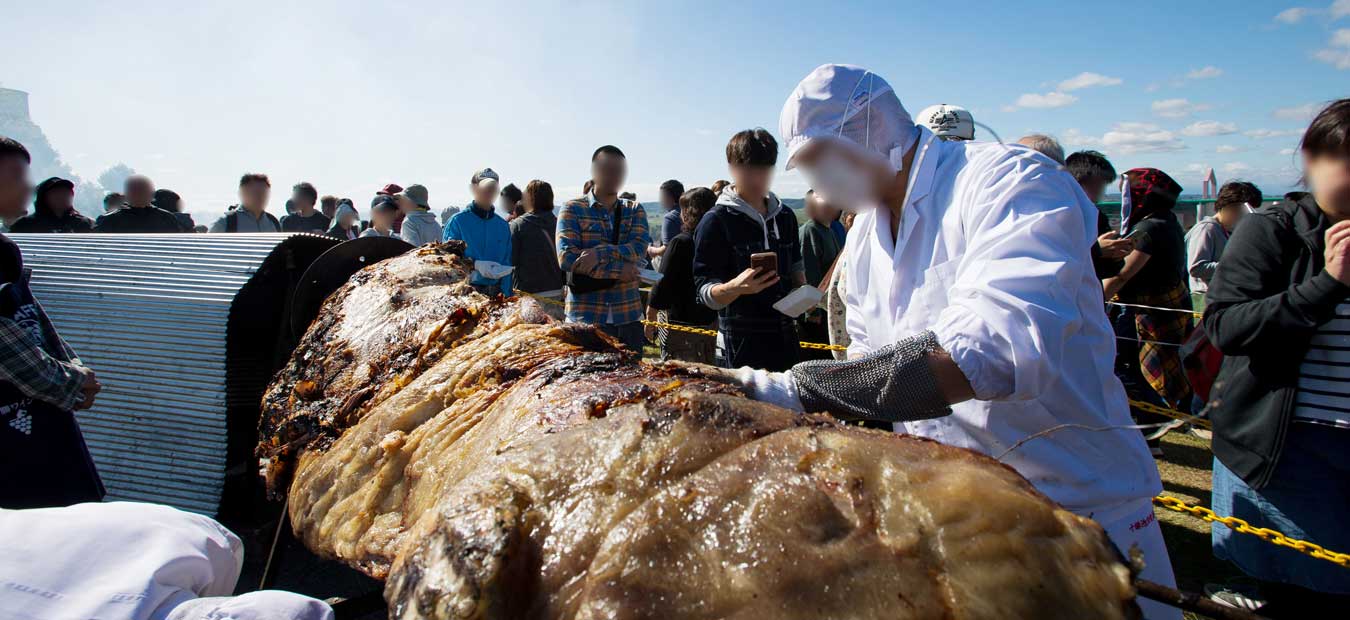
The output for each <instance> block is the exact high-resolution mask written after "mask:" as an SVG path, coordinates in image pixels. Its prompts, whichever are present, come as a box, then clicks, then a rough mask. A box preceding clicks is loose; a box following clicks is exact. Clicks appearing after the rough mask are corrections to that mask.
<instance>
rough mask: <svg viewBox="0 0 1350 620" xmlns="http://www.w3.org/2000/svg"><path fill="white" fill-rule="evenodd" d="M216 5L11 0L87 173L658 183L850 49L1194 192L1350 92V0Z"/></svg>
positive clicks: (1016, 125)
mask: <svg viewBox="0 0 1350 620" xmlns="http://www.w3.org/2000/svg"><path fill="white" fill-rule="evenodd" d="M193 4H195V3H179V2H134V1H130V2H116V3H107V2H59V1H46V2H35V1H33V2H29V1H21V2H18V3H11V4H10V6H7V7H6V9H5V10H4V15H5V19H4V20H3V23H0V32H3V34H4V36H5V39H6V41H8V42H9V44H10V45H9V49H10V50H17V51H18V53H9V54H7V55H6V60H5V62H4V63H3V64H0V84H2V85H4V86H6V87H10V88H18V89H22V90H26V91H29V92H30V93H31V105H32V112H33V117H34V120H36V121H37V122H38V123H39V124H40V125H41V126H42V127H43V129H44V130H45V131H46V133H47V135H48V137H49V138H50V139H51V141H52V143H53V144H54V145H55V146H56V148H57V149H58V150H59V151H60V152H61V153H62V155H63V156H64V158H65V159H66V160H67V162H68V163H70V164H71V165H72V166H73V167H74V169H75V171H76V172H77V173H78V174H80V175H82V176H84V177H86V178H90V179H92V178H95V177H96V176H97V175H98V173H99V172H100V171H102V170H103V169H104V168H106V167H107V166H109V165H111V164H113V163H116V162H118V161H123V162H126V163H127V164H129V165H131V166H132V167H134V168H136V169H137V170H138V171H141V172H145V173H147V174H149V175H151V176H152V178H154V179H155V181H156V182H157V183H158V184H159V185H160V186H161V187H170V188H173V189H175V190H177V191H179V193H181V194H182V195H183V196H184V198H185V199H186V200H187V202H188V205H189V209H190V210H191V211H193V212H194V213H202V214H206V213H217V212H219V210H220V209H221V208H223V207H224V206H226V205H227V204H230V203H231V202H233V201H234V193H235V183H236V180H237V179H238V177H239V174H240V173H242V172H245V171H262V172H266V173H268V174H270V175H271V176H272V179H273V187H274V188H277V191H276V194H278V195H277V196H275V197H274V200H273V203H274V204H273V205H272V209H273V211H276V212H280V210H281V202H283V201H284V197H283V196H281V194H284V193H286V192H285V189H284V188H288V187H289V186H290V185H291V184H293V183H295V182H297V181H301V180H308V181H311V182H313V183H314V184H315V185H317V186H318V188H319V191H320V192H321V193H335V194H338V195H344V196H350V197H352V198H355V199H357V203H358V205H360V204H362V203H365V202H366V200H365V199H366V198H367V197H368V196H369V195H370V194H371V193H373V191H374V190H375V189H376V188H378V187H379V186H381V185H383V184H384V183H386V182H390V181H394V182H398V183H401V184H405V185H406V184H409V183H415V182H417V183H423V184H425V185H427V186H428V187H429V188H430V191H431V199H432V202H433V204H434V205H435V206H437V207H439V206H441V205H446V204H463V203H464V202H465V201H466V200H467V198H468V196H467V194H468V187H467V186H468V179H469V176H470V175H471V173H472V172H473V171H474V170H475V169H477V168H480V167H483V166H491V167H493V168H494V169H496V170H498V171H499V172H501V173H502V174H503V176H504V177H505V178H506V179H507V180H509V181H515V182H517V183H518V184H520V185H523V184H524V182H525V181H528V180H529V179H531V178H541V179H545V180H548V181H550V182H552V183H553V184H554V187H555V190H557V193H558V194H559V196H560V198H561V197H564V196H570V195H574V194H575V193H576V192H577V191H578V190H579V187H580V185H581V182H582V181H583V180H584V179H585V178H586V175H587V166H588V159H589V155H590V152H591V151H592V150H593V149H594V148H595V147H596V146H599V145H600V144H604V143H614V144H616V145H619V146H620V147H621V148H623V149H624V150H625V151H626V152H627V153H628V156H629V162H630V170H631V174H630V185H631V189H634V190H635V191H637V192H638V194H639V196H640V197H641V198H643V199H645V200H651V199H654V198H655V191H656V190H655V188H656V186H657V185H658V184H659V183H660V182H661V181H663V180H665V179H667V178H672V177H673V178H678V179H681V180H683V181H684V182H685V183H686V185H695V184H708V183H711V182H712V181H713V180H715V179H717V178H719V177H723V176H725V158H724V154H723V153H724V151H723V149H724V146H725V144H726V140H727V138H728V137H729V136H730V135H731V134H732V133H733V132H735V131H736V130H739V129H743V128H746V127H753V126H764V127H766V128H769V129H770V130H773V131H774V132H775V133H776V132H777V121H778V112H779V110H780V108H781V106H782V103H783V100H784V98H785V97H786V96H787V94H788V93H789V92H790V91H791V89H792V87H793V86H794V85H795V84H796V83H797V81H798V80H800V79H801V78H802V77H803V76H804V75H805V74H806V73H807V72H809V71H810V70H811V69H812V68H813V67H815V66H817V65H819V64H822V63H826V62H847V63H853V64H859V65H863V66H866V67H868V68H870V69H872V70H874V71H875V72H877V73H878V74H879V75H881V76H883V77H885V78H886V79H887V80H889V81H890V82H891V84H892V85H893V86H894V87H895V89H896V91H897V92H898V93H899V95H900V98H901V100H902V101H903V102H904V103H905V105H906V107H907V108H908V109H909V110H910V111H911V112H912V113H917V112H918V111H919V110H920V109H922V108H924V107H926V106H927V105H929V104H933V103H940V102H945V103H954V104H959V105H963V106H965V107H967V108H969V109H970V110H971V111H972V112H973V113H974V115H975V117H976V119H977V120H979V121H981V122H983V123H986V124H988V125H990V126H992V127H993V128H994V129H995V130H997V131H998V132H999V134H1001V135H1002V137H1003V138H1004V139H1005V140H1012V139H1016V138H1017V137H1018V136H1020V135H1022V134H1025V133H1028V132H1031V131H1039V132H1046V133H1050V134H1052V135H1055V136H1057V137H1059V138H1060V139H1061V140H1062V141H1063V142H1064V144H1065V147H1066V148H1068V149H1070V150H1074V149H1078V148H1085V147H1092V148H1099V149H1101V150H1103V151H1106V152H1107V154H1108V155H1109V156H1111V158H1112V160H1113V161H1114V162H1115V164H1116V166H1117V168H1119V169H1121V170H1124V169H1126V168H1129V167H1133V166H1141V165H1151V166H1155V167H1159V168H1162V169H1164V170H1166V171H1168V172H1169V173H1171V174H1173V176H1175V177H1176V178H1177V179H1178V181H1180V182H1181V183H1182V185H1183V186H1185V187H1186V189H1187V190H1188V191H1197V192H1198V191H1199V188H1200V181H1199V179H1200V175H1201V171H1202V170H1203V169H1204V168H1205V167H1207V166H1212V167H1213V168H1215V170H1216V172H1217V174H1218V176H1219V178H1220V180H1224V179H1228V178H1235V177H1242V178H1248V179H1252V180H1254V181H1256V182H1257V183H1258V184H1260V185H1261V186H1262V188H1263V189H1264V190H1265V191H1266V193H1268V194H1270V193H1281V192H1283V191H1285V190H1287V189H1288V188H1289V187H1290V186H1291V185H1292V184H1293V183H1294V182H1295V181H1296V179H1297V177H1298V172H1297V169H1296V163H1297V162H1296V159H1295V157H1294V155H1293V153H1292V150H1291V149H1293V148H1294V147H1295V145H1296V143H1297V140H1298V132H1299V130H1300V129H1301V128H1302V127H1303V126H1305V125H1306V123H1307V120H1308V119H1309V118H1310V114H1311V112H1312V111H1313V110H1315V109H1316V107H1317V106H1318V105H1319V104H1321V103H1323V102H1325V101H1327V100H1330V99H1334V98H1337V97H1345V96H1348V95H1350V0H1338V1H1336V2H1334V3H1332V0H1318V1H1317V2H1313V3H1310V4H1298V3H1277V2H1255V1H1249V2H1233V1H1230V2H1224V3H1221V4H1217V5H1216V6H1203V4H1209V3H1188V2H1176V1H1175V0H1173V1H1171V2H1156V3H1154V2H1136V3H1131V4H1129V5H1128V6H1127V5H1124V4H1119V3H1111V4H1107V3H1095V2H1094V3H1065V2H1016V3H1014V2H1006V1H1003V2H984V1H967V2H962V3H939V2H924V3H912V2H903V3H902V2H864V3H837V4H835V3H821V2H806V1H801V2H799V1H795V0H790V1H785V0H780V1H778V2H756V3H752V2H744V3H727V2H679V1H667V2H628V3H621V2H614V3H611V2H580V3H578V2H568V3H552V2H535V3H523V4H515V3H483V2H474V3H464V2H429V1H428V2H423V1H415V2H389V3H363V2H323V3H306V2H295V3H284V4H283V3H273V2H256V3H255V2H244V1H240V2H231V3H228V4H227V3H216V4H215V5H214V6H191V5H193ZM1219 7H1222V8H1219ZM1084 74H1089V75H1087V76H1084ZM1076 77H1077V78H1078V79H1076V80H1071V78H1076ZM980 137H981V138H982V139H987V138H989V137H990V136H988V135H982V136H980ZM776 189H777V190H778V191H779V193H780V194H782V195H785V196H798V195H800V194H801V192H802V191H803V190H804V189H805V188H804V186H803V185H802V182H801V179H800V177H798V176H797V175H795V174H780V176H779V178H778V180H777V182H776Z"/></svg>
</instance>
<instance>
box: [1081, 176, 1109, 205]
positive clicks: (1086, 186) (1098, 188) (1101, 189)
mask: <svg viewBox="0 0 1350 620" xmlns="http://www.w3.org/2000/svg"><path fill="white" fill-rule="evenodd" d="M1110 184H1111V182H1110V181H1099V180H1096V179H1093V180H1091V181H1084V182H1082V183H1079V185H1081V186H1082V187H1083V193H1084V194H1087V197H1088V200H1091V201H1092V202H1094V203H1096V202H1101V201H1102V196H1103V195H1105V194H1106V186H1107V185H1110Z"/></svg>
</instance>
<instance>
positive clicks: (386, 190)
mask: <svg viewBox="0 0 1350 620" xmlns="http://www.w3.org/2000/svg"><path fill="white" fill-rule="evenodd" d="M401 191H403V186H402V185H399V184H398V183H390V184H388V185H385V186H384V187H382V188H380V191H378V192H375V193H376V194H388V195H390V196H393V195H394V194H397V193H399V192H401Z"/></svg>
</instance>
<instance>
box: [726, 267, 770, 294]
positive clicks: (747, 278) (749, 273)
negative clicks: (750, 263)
mask: <svg viewBox="0 0 1350 620" xmlns="http://www.w3.org/2000/svg"><path fill="white" fill-rule="evenodd" d="M775 284H778V272H774V271H770V272H759V271H755V269H754V268H753V267H751V268H747V269H746V270H745V271H742V272H741V273H740V274H739V275H737V276H736V277H734V278H732V279H731V280H730V281H729V282H727V288H729V289H731V290H732V291H734V292H735V293H736V294H737V295H754V294H755V293H758V292H760V291H762V290H764V289H766V288H769V287H770V286H773V285H775Z"/></svg>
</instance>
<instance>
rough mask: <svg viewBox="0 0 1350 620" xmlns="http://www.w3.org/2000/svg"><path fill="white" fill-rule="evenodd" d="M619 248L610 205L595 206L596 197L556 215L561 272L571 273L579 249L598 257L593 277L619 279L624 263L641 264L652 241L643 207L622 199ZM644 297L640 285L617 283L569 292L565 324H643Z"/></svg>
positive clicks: (565, 207)
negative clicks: (574, 322) (583, 290)
mask: <svg viewBox="0 0 1350 620" xmlns="http://www.w3.org/2000/svg"><path fill="white" fill-rule="evenodd" d="M620 202H621V203H622V205H623V206H622V208H621V210H620V212H619V213H620V221H621V225H620V227H619V233H620V234H619V243H618V244H617V245H615V244H613V243H610V240H611V239H613V238H614V206H613V205H609V206H605V205H603V204H600V203H599V202H596V200H595V194H588V195H587V196H586V197H585V198H578V199H576V200H572V201H569V202H568V203H567V204H565V205H563V207H562V211H561V212H559V214H558V263H559V264H560V265H561V266H562V269H563V271H565V272H570V271H572V264H573V263H575V262H576V260H577V257H579V256H581V252H582V251H583V250H590V251H591V252H594V253H595V254H596V256H597V257H598V258H599V261H598V262H597V263H596V268H595V271H594V272H593V273H591V274H588V275H592V276H594V277H597V278H617V277H619V273H620V272H622V271H623V266H624V264H625V263H635V264H636V263H639V262H641V260H642V258H643V257H645V256H646V255H647V246H648V245H650V244H651V237H649V236H648V235H647V212H646V211H644V210H643V208H642V205H641V204H637V203H633V202H629V201H627V200H620ZM642 315H643V307H642V296H641V295H640V294H639V293H638V283H637V282H636V281H634V282H626V283H625V282H620V283H618V284H615V285H614V286H613V287H611V288H608V289H605V290H603V291H596V292H594V293H582V294H575V293H573V292H572V291H571V290H568V292H567V320H569V321H576V322H581V323H592V324H600V323H609V324H612V325H622V324H624V323H631V322H633V321H639V320H641V319H642Z"/></svg>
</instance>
